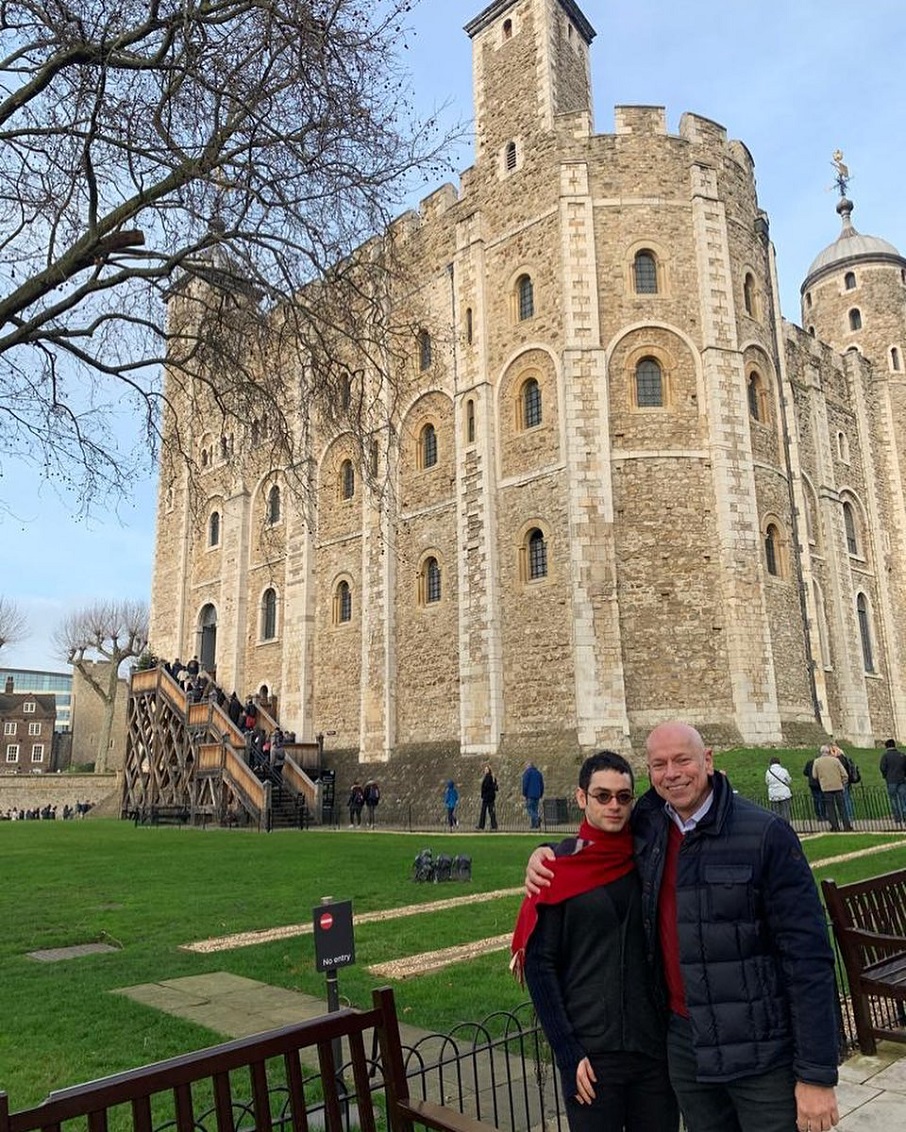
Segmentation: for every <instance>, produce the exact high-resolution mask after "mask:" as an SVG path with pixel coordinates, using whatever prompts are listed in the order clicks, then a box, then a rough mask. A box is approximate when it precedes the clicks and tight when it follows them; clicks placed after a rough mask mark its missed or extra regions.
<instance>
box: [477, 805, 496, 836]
mask: <svg viewBox="0 0 906 1132" xmlns="http://www.w3.org/2000/svg"><path fill="white" fill-rule="evenodd" d="M488 817H490V819H491V829H496V828H497V806H496V804H495V803H494V802H486V801H485V800H484V799H483V798H482V800H481V815H480V817H479V818H478V828H479V829H484V823H485V819H486V818H488Z"/></svg>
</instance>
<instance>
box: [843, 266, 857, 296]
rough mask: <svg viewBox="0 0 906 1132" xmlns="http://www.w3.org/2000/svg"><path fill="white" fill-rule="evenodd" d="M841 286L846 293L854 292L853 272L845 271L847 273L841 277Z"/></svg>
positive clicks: (854, 278) (854, 277) (854, 276)
mask: <svg viewBox="0 0 906 1132" xmlns="http://www.w3.org/2000/svg"><path fill="white" fill-rule="evenodd" d="M843 286H844V287H845V288H846V290H847V291H855V289H856V273H855V272H854V271H847V273H846V274H845V275H844V276H843Z"/></svg>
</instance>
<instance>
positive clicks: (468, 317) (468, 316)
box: [466, 307, 472, 346]
mask: <svg viewBox="0 0 906 1132" xmlns="http://www.w3.org/2000/svg"><path fill="white" fill-rule="evenodd" d="M466 342H467V343H468V345H470V346H471V345H472V308H471V307H466Z"/></svg>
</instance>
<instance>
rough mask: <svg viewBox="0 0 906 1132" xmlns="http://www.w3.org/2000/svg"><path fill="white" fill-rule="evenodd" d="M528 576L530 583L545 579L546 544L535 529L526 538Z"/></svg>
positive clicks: (539, 532)
mask: <svg viewBox="0 0 906 1132" xmlns="http://www.w3.org/2000/svg"><path fill="white" fill-rule="evenodd" d="M528 576H529V578H530V580H531V581H536V580H537V579H538V578H546V577H547V542H546V540H545V538H544V532H543V531H539V530H538V528H537V527H535V528H534V529H533V530H532V531H530V532H529V536H528Z"/></svg>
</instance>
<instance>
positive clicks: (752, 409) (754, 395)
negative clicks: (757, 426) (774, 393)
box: [749, 371, 763, 421]
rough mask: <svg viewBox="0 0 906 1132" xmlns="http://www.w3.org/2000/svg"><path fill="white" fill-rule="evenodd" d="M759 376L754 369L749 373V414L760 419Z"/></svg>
mask: <svg viewBox="0 0 906 1132" xmlns="http://www.w3.org/2000/svg"><path fill="white" fill-rule="evenodd" d="M761 394H762V389H761V378H760V377H759V376H758V374H757V373H755V372H754V371H753V372H752V373H750V374H749V416H750V417H751V418H752V420H753V421H760V420H761V419H762V415H763V408H762V404H761V401H762V396H761Z"/></svg>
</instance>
